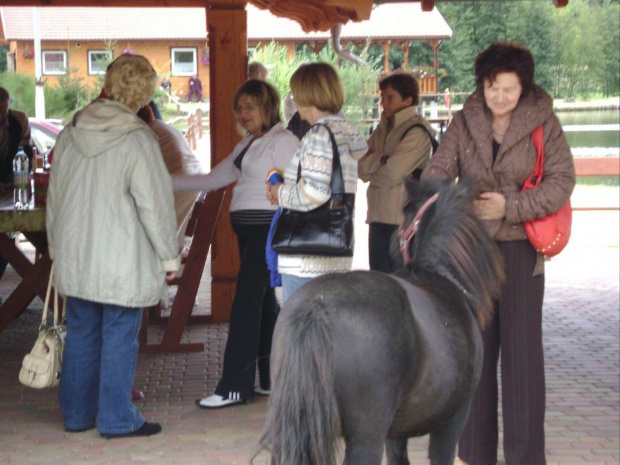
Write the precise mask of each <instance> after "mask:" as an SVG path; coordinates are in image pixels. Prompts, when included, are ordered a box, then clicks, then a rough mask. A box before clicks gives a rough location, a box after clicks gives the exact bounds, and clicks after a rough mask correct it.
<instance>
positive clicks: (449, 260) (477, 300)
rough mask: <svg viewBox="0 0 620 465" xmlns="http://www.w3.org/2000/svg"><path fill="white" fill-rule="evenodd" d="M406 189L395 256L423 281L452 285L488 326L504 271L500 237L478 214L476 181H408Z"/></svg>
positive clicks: (393, 252) (394, 243) (392, 247)
mask: <svg viewBox="0 0 620 465" xmlns="http://www.w3.org/2000/svg"><path fill="white" fill-rule="evenodd" d="M405 188H406V191H407V200H406V202H405V205H404V207H403V213H404V216H405V219H404V221H403V224H402V225H401V226H400V227H399V229H398V232H397V234H395V235H394V238H393V239H392V246H391V255H392V258H393V259H394V260H396V262H397V263H400V264H401V266H402V267H404V268H406V269H407V270H409V273H412V274H414V275H416V276H418V277H424V278H423V279H424V280H428V279H430V280H432V276H433V275H435V276H441V277H442V278H444V279H446V280H447V281H449V282H450V283H452V284H453V285H454V286H455V287H456V288H457V289H458V291H459V292H460V293H461V294H462V296H463V298H464V299H465V301H466V302H467V303H468V304H469V306H470V307H471V308H472V309H473V311H474V313H475V314H476V318H477V319H478V322H479V324H480V326H481V327H484V326H485V325H486V323H487V322H488V321H489V319H490V317H491V315H492V312H493V303H494V300H495V299H496V298H497V297H498V296H499V293H500V288H501V283H502V282H503V280H504V269H503V261H502V258H501V255H500V252H499V249H498V247H497V245H496V244H495V241H494V240H493V239H492V238H491V237H490V236H489V234H488V233H487V230H486V228H485V227H484V225H483V224H482V222H481V221H480V220H479V219H478V217H477V216H476V213H475V210H474V206H473V184H472V183H471V181H469V180H466V179H465V180H461V181H459V182H458V183H453V182H446V181H439V180H429V181H422V182H420V181H415V180H406V181H405Z"/></svg>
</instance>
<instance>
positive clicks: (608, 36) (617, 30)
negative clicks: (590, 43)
mask: <svg viewBox="0 0 620 465" xmlns="http://www.w3.org/2000/svg"><path fill="white" fill-rule="evenodd" d="M594 15H595V17H596V24H598V27H599V28H600V30H601V31H602V33H600V34H598V40H599V41H600V43H601V49H602V51H603V56H602V60H601V62H600V65H599V66H600V68H601V79H602V81H601V88H602V89H601V90H602V93H603V95H604V96H606V97H607V96H610V95H617V94H618V90H619V89H620V57H619V55H620V52H619V50H620V5H619V2H618V0H603V1H602V2H601V3H600V5H596V6H595V12H594Z"/></svg>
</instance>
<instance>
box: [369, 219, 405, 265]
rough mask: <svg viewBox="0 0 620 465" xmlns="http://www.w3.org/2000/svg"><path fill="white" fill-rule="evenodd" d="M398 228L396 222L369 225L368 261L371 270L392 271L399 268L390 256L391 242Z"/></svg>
mask: <svg viewBox="0 0 620 465" xmlns="http://www.w3.org/2000/svg"><path fill="white" fill-rule="evenodd" d="M397 229H398V226H397V225H395V224H386V223H370V224H369V225H368V262H369V265H370V269H371V270H375V271H383V272H384V273H392V272H394V271H396V270H397V269H398V267H397V266H396V264H395V263H394V261H393V260H392V258H391V257H390V242H391V240H392V235H393V234H394V232H395V231H396V230H397Z"/></svg>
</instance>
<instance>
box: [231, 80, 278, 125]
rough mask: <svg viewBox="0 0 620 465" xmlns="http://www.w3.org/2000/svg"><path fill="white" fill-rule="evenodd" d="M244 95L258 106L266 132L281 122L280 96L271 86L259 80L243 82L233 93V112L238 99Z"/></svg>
mask: <svg viewBox="0 0 620 465" xmlns="http://www.w3.org/2000/svg"><path fill="white" fill-rule="evenodd" d="M244 95H245V96H247V97H250V98H252V99H254V101H255V102H256V104H257V105H258V108H259V109H260V112H261V115H262V117H263V124H264V125H265V129H266V130H269V129H271V128H272V127H274V126H275V125H276V124H277V123H279V122H280V121H282V120H281V119H280V94H278V91H277V90H276V88H275V87H273V86H272V85H271V84H269V83H268V82H265V81H261V80H260V79H250V80H248V81H245V82H244V83H243V84H241V86H239V88H238V89H237V92H235V95H234V97H233V111H234V110H235V107H236V106H237V104H238V103H239V99H240V98H241V97H242V96H244Z"/></svg>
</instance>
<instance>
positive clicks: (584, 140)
mask: <svg viewBox="0 0 620 465" xmlns="http://www.w3.org/2000/svg"><path fill="white" fill-rule="evenodd" d="M557 115H558V118H559V119H560V122H561V123H562V127H563V129H564V133H565V134H566V139H567V140H568V144H569V145H570V147H571V151H572V153H573V156H575V157H618V156H620V111H619V110H599V111H571V112H569V111H564V112H558V113H557Z"/></svg>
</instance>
